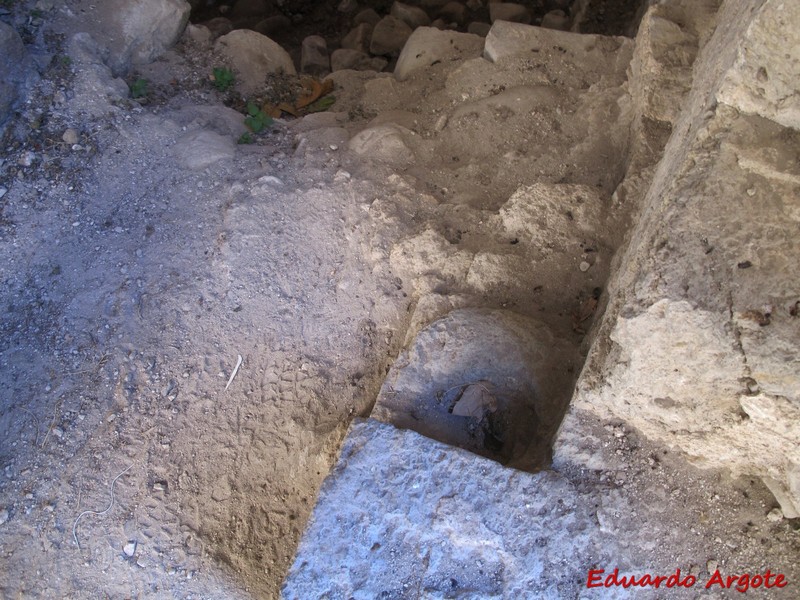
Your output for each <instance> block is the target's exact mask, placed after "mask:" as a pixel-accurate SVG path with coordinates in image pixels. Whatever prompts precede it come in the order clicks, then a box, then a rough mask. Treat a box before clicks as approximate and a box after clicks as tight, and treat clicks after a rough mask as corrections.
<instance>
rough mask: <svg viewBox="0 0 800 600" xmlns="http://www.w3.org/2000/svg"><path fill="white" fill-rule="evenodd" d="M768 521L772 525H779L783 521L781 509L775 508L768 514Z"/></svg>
mask: <svg viewBox="0 0 800 600" xmlns="http://www.w3.org/2000/svg"><path fill="white" fill-rule="evenodd" d="M767 521H769V522H770V523H778V522H779V521H783V511H782V510H781V509H780V508H773V509H772V510H771V511H769V512H768V513H767Z"/></svg>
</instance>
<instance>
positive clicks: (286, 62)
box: [215, 29, 297, 95]
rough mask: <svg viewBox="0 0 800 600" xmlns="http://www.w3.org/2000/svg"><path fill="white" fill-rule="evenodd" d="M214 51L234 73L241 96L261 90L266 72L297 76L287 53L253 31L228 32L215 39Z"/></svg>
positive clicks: (238, 30)
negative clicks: (225, 60)
mask: <svg viewBox="0 0 800 600" xmlns="http://www.w3.org/2000/svg"><path fill="white" fill-rule="evenodd" d="M215 49H216V50H217V51H218V52H220V53H221V54H222V55H223V56H224V57H225V58H226V59H227V60H228V62H229V63H230V65H231V66H232V67H233V69H234V70H235V71H236V72H237V74H238V77H237V78H236V87H237V89H238V90H239V91H240V92H242V93H243V94H245V95H247V94H252V93H254V92H257V91H258V90H259V89H261V88H262V87H263V86H264V80H265V78H266V76H267V75H268V74H270V73H287V74H289V75H295V74H296V73H297V71H296V70H295V67H294V63H293V62H292V58H291V57H290V56H289V53H288V52H286V50H284V49H283V48H281V47H280V45H278V44H277V43H276V42H274V41H272V40H271V39H269V38H268V37H267V36H265V35H261V34H260V33H258V32H256V31H249V30H247V29H237V30H235V31H231V32H230V33H229V34H227V35H223V36H222V37H221V38H219V39H218V40H217V43H216V45H215Z"/></svg>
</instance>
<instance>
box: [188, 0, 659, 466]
mask: <svg viewBox="0 0 800 600" xmlns="http://www.w3.org/2000/svg"><path fill="white" fill-rule="evenodd" d="M192 4H193V10H192V13H191V20H192V22H193V23H195V24H199V25H203V26H205V27H206V28H208V30H209V31H210V32H211V36H212V39H217V40H219V39H222V40H223V41H224V40H225V39H226V37H225V36H227V35H228V34H230V33H231V32H232V31H236V30H251V31H256V32H259V33H262V34H264V35H267V36H269V37H270V38H271V39H273V40H275V41H276V42H278V43H279V44H280V45H281V46H282V47H283V48H284V49H285V50H287V52H288V54H289V55H290V56H291V58H292V62H293V64H294V66H295V68H296V69H297V71H298V73H299V74H300V75H301V77H302V76H304V75H305V76H314V77H318V78H319V79H322V78H323V77H325V76H328V75H330V72H331V70H333V74H332V75H331V77H330V79H332V80H333V81H334V82H335V87H337V88H341V87H344V88H347V87H348V84H349V81H348V78H349V77H351V76H349V75H348V76H344V75H341V71H340V70H341V69H346V68H350V69H356V70H359V69H364V70H368V71H372V70H378V71H385V72H387V73H391V72H394V73H395V75H396V76H397V79H406V78H408V77H412V78H413V77H415V75H412V74H411V71H413V66H412V68H411V71H409V74H405V71H406V70H407V69H406V63H407V62H408V60H409V59H408V57H405V58H403V57H402V56H401V50H402V48H403V47H404V45H405V43H406V41H407V40H408V37H409V35H410V34H411V32H412V31H413V30H415V29H417V28H418V27H430V28H435V29H439V30H443V32H459V33H473V34H478V35H480V36H483V37H485V36H486V35H487V34H488V33H489V29H490V27H491V23H492V22H493V21H494V20H501V18H507V19H509V20H511V21H519V22H521V23H530V24H534V25H540V26H542V27H543V28H545V29H547V30H566V31H572V32H575V33H586V34H590V38H591V40H592V41H591V42H589V43H584V42H582V41H580V38H578V37H577V36H574V38H570V39H572V42H570V43H571V44H572V45H571V46H569V47H566V48H565V47H564V44H562V43H561V38H559V37H557V36H556V37H552V36H548V35H546V34H545V35H544V36H543V37H541V38H537V39H536V40H530V39H524V38H520V39H519V40H516V41H515V40H514V38H513V35H515V33H512V34H509V37H508V39H509V40H512V41H510V42H509V41H508V40H505V41H502V42H500V46H502V45H503V44H506V45H508V44H509V43H510V44H511V45H512V46H513V44H515V43H517V42H518V43H520V44H521V45H522V46H523V47H524V49H523V50H522V51H520V50H518V49H515V48H513V47H511V48H507V47H500V48H499V49H497V50H495V51H494V52H495V55H494V56H490V57H489V58H490V61H489V62H486V61H485V60H480V61H475V60H472V61H469V62H467V63H465V65H464V67H463V68H461V69H457V70H456V73H457V75H456V76H453V75H452V74H451V71H452V69H451V68H450V66H449V65H440V66H439V67H437V63H441V62H445V61H440V60H435V61H431V62H432V64H431V65H429V73H432V75H429V78H430V79H435V78H436V77H437V76H440V75H441V76H443V77H446V78H448V83H447V87H449V88H452V89H450V90H448V91H449V93H450V95H451V96H453V97H455V98H457V100H460V101H463V100H465V99H469V100H471V99H472V98H471V97H475V100H474V101H468V102H463V105H462V106H460V107H459V108H458V109H457V110H456V111H454V112H453V113H452V114H450V115H449V116H447V117H445V116H444V114H442V115H441V116H439V117H438V120H437V121H436V123H434V124H432V125H433V126H432V127H430V125H431V124H427V123H424V121H423V117H422V116H421V115H418V114H415V111H413V110H407V107H410V106H413V105H414V104H416V103H417V102H418V98H414V97H413V96H412V95H409V94H408V93H407V92H406V91H405V90H404V89H402V88H401V87H398V86H397V85H392V84H390V83H389V81H388V80H387V79H375V80H373V81H372V82H371V83H370V84H369V85H370V86H372V89H373V90H374V89H375V88H377V87H379V86H384V87H386V88H387V89H385V90H383V91H382V92H383V93H384V94H385V95H388V96H394V98H393V99H391V98H390V99H389V100H388V101H386V99H385V98H384V104H385V105H386V108H389V109H394V110H388V111H386V113H384V114H374V116H375V119H374V120H373V121H372V122H371V123H370V125H377V127H372V128H368V129H367V131H366V132H362V133H360V134H359V135H358V136H356V138H354V140H360V141H359V142H358V143H357V144H356V145H355V146H354V144H353V142H351V144H350V147H351V149H355V150H356V152H357V153H359V154H361V155H362V157H363V158H364V159H365V160H366V161H367V162H369V159H370V158H372V157H373V154H374V153H375V152H376V151H377V152H378V153H380V152H383V151H385V152H388V153H390V154H395V156H394V157H393V158H396V154H397V153H400V154H402V153H403V152H405V151H406V148H405V145H404V144H403V143H402V141H401V142H400V143H399V145H398V146H397V147H395V148H393V147H388V149H387V147H384V146H381V144H373V143H372V142H371V141H370V140H371V138H370V136H373V138H374V137H376V136H377V137H378V138H380V137H381V136H385V135H386V133H387V130H386V129H384V130H383V131H378V130H377V129H378V128H379V127H380V126H383V127H384V128H386V127H387V126H388V127H390V128H394V129H390V130H388V132H389V137H391V136H392V135H395V134H396V133H397V131H398V128H399V130H402V132H408V133H410V134H412V135H413V133H417V134H419V133H421V132H422V131H423V130H424V127H423V123H424V124H425V125H428V128H429V129H433V130H434V136H435V138H436V139H435V142H434V144H432V145H429V147H424V148H420V147H416V148H414V149H413V155H414V157H415V159H414V160H408V161H406V162H405V164H403V165H401V166H402V167H403V171H405V172H406V173H407V174H409V175H411V176H413V177H414V178H415V179H416V181H417V182H418V184H419V190H420V192H427V193H429V194H430V195H431V197H432V198H433V199H434V201H435V202H438V203H439V204H440V206H439V210H437V211H435V214H433V215H430V216H429V217H428V222H427V227H426V228H424V229H421V230H420V232H419V234H418V236H417V237H415V238H412V240H410V241H409V243H408V244H406V245H405V246H404V245H403V243H400V244H399V245H398V247H396V248H395V250H393V251H392V255H391V262H392V266H393V267H394V269H395V270H396V271H398V272H400V273H401V275H402V277H403V279H404V281H405V282H409V280H411V281H414V280H419V278H420V268H419V267H420V265H419V262H420V258H422V260H423V261H426V260H427V261H430V260H434V261H435V260H440V261H441V262H442V263H446V267H445V270H447V269H451V270H455V271H458V272H459V273H461V275H463V278H465V279H466V280H467V284H466V285H463V283H462V282H455V281H454V280H452V279H448V278H447V277H444V278H441V277H440V278H439V280H437V281H435V282H422V283H414V284H413V287H414V288H415V289H414V294H413V296H412V297H413V300H414V304H415V307H414V310H413V311H412V316H411V323H410V329H409V330H408V331H407V332H406V335H405V350H404V351H403V352H402V353H401V354H400V356H399V357H398V360H397V361H396V362H395V363H394V366H393V367H392V369H391V370H390V371H389V373H388V376H387V379H386V381H385V382H384V385H383V387H382V389H381V392H380V393H379V395H378V399H377V402H376V405H375V408H374V410H373V411H372V413H371V416H372V417H373V418H376V419H379V420H383V421H387V422H390V423H393V424H394V425H396V426H399V427H402V428H407V429H413V430H415V431H417V432H419V433H422V434H424V435H426V436H428V437H432V438H434V439H437V440H440V441H443V442H446V443H448V444H451V445H455V446H458V447H461V448H464V449H468V450H470V451H472V452H475V453H477V454H480V455H483V456H486V457H489V458H492V459H494V460H497V461H499V462H501V463H503V464H507V465H510V466H514V467H516V468H519V469H523V470H529V471H535V470H538V469H541V468H543V467H546V466H547V465H548V464H549V460H550V453H551V445H552V441H553V438H554V436H555V433H556V431H557V429H558V426H559V424H560V422H561V419H562V418H563V415H564V413H565V411H566V408H567V406H568V404H569V400H570V396H571V392H572V388H573V386H574V382H575V380H576V378H577V375H578V373H579V372H580V370H581V363H582V358H581V354H582V352H585V347H583V348H581V341H582V340H583V338H584V336H585V335H586V333H587V332H588V331H589V329H590V327H591V324H592V322H593V320H594V319H595V318H596V317H597V313H598V306H602V291H603V289H604V286H605V282H606V280H607V278H608V276H609V269H610V263H611V258H612V256H613V254H614V252H615V251H616V249H617V248H618V246H619V244H620V243H621V242H622V235H621V231H622V230H624V224H625V223H627V222H628V215H627V213H628V212H630V211H631V210H633V209H634V207H633V206H632V205H631V204H630V203H629V204H627V205H625V206H619V205H618V204H619V202H618V200H617V199H614V200H612V194H613V193H614V192H615V190H616V189H617V187H618V185H619V184H620V182H621V181H622V179H623V178H624V176H625V169H626V165H627V164H628V162H629V160H630V156H629V154H630V147H629V146H630V145H631V143H632V142H631V140H632V138H631V137H630V136H629V135H628V133H627V132H623V134H622V135H620V134H619V132H618V131H617V132H612V133H609V135H608V138H609V139H611V138H613V141H610V142H609V141H608V140H603V139H601V138H602V137H603V136H602V134H600V135H599V136H598V135H597V133H596V132H594V133H593V132H592V131H590V129H591V128H593V127H597V128H598V129H599V130H600V131H602V130H603V128H604V127H608V122H606V123H603V122H602V121H603V120H604V119H608V120H610V121H611V122H612V123H614V122H615V123H614V125H618V126H620V127H627V128H630V127H631V125H630V123H629V122H628V121H626V119H627V118H628V117H627V116H623V117H621V116H620V111H621V110H622V111H623V112H624V110H625V109H624V108H623V109H620V102H624V99H623V96H624V94H623V93H622V92H620V91H619V90H620V87H619V86H621V85H622V84H623V82H624V81H625V78H626V73H625V69H626V68H627V62H628V61H629V60H630V44H628V45H626V44H625V43H624V42H623V41H622V38H620V37H614V36H628V37H630V36H632V35H634V34H635V32H636V28H637V24H638V21H639V19H640V18H641V14H642V11H643V9H644V8H646V2H643V1H641V0H621V1H618V2H611V1H608V0H576V1H574V2H568V1H565V0H548V1H545V2H542V1H537V2H524V3H520V4H515V5H505V10H506V11H510V12H504V13H499V12H498V13H497V14H495V8H496V7H495V8H492V6H491V4H486V3H483V2H468V3H466V5H463V4H458V3H449V4H448V3H444V2H421V3H409V4H406V5H399V4H396V3H395V4H392V3H389V2H386V3H373V4H371V5H370V7H369V8H363V7H359V6H358V5H357V4H356V3H354V2H348V1H347V0H345V1H344V2H339V3H337V2H326V3H313V2H303V1H295V2H292V1H286V2H270V1H266V0H261V1H250V0H239V1H238V2H232V3H231V2H229V3H223V2H213V1H204V2H193V3H192ZM503 15H505V17H503ZM592 34H595V35H592ZM597 36H600V37H597ZM475 39H477V38H475ZM490 39H491V34H490ZM450 44H451V45H455V46H456V47H458V45H459V44H461V46H465V45H468V43H467V42H465V41H464V40H463V39H460V38H457V37H452V38H450ZM526 45H527V46H526ZM217 47H218V46H217ZM422 53H424V51H423V52H422ZM491 53H492V51H489V53H488V54H490V55H491ZM522 53H526V54H527V55H528V56H532V57H533V58H534V59H535V61H532V60H531V59H530V58H527V56H526V57H523V58H520V55H521V54H522ZM471 56H474V55H469V51H465V52H462V55H460V56H459V55H456V56H451V57H449V60H466V59H468V58H470V57H471ZM417 58H419V56H417ZM584 59H585V64H584ZM404 60H405V63H404V62H403V61H404ZM423 60H424V59H423ZM614 61H616V63H617V64H616V65H614V66H613V67H611V68H610V69H609V67H608V65H609V64H610V63H613V62H614ZM398 62H399V63H400V66H399V68H398ZM498 65H502V66H499V67H498ZM231 66H232V67H233V68H234V69H235V65H233V64H232V65H231ZM442 67H446V68H442ZM437 68H438V69H439V70H437ZM537 71H538V72H537ZM606 71H608V72H606ZM526 72H529V74H528V75H526V74H525V73H526ZM598 73H601V74H598ZM340 76H341V77H340ZM416 77H419V74H417V75H416ZM609 79H610V80H612V81H611V82H609ZM268 87H270V86H268ZM286 87H287V86H286V85H283V84H281V82H279V81H278V79H273V81H272V84H271V89H272V90H273V91H274V93H275V96H274V97H273V98H267V101H268V102H270V101H271V102H272V103H273V105H277V104H278V103H279V101H280V100H281V98H286V97H287V96H286V94H285V91H286V90H285V88H286ZM289 87H290V86H289ZM365 89H366V90H367V94H369V93H370V88H369V87H368V86H365ZM412 89H414V90H415V91H416V92H417V93H418V91H419V89H420V88H419V86H416V87H414V88H412ZM340 91H341V90H340ZM422 92H423V94H422V95H428V94H432V95H435V94H437V93H439V92H438V90H437V89H436V88H435V87H433V86H428V88H427V89H426V88H425V86H424V84H423V86H422ZM345 93H346V92H345ZM281 94H283V95H281ZM267 95H269V92H268V93H267ZM374 95H378V93H375V94H374ZM392 100H394V101H392ZM246 101H247V99H246V98H244V97H241V98H240V97H234V98H233V99H230V100H229V103H230V104H231V105H232V106H234V107H236V106H237V105H239V106H241V105H243V104H245V103H246ZM365 104H366V103H362V107H363V106H364V105H365ZM576 106H578V107H579V109H578V110H576V109H575V107H576ZM362 107H359V108H358V109H357V111H361V112H364V109H363V108H362ZM598 107H599V109H598ZM553 109H554V110H553ZM369 110H370V109H369V108H367V109H366V112H367V114H368V116H369ZM351 113H352V110H351ZM581 113H583V115H581ZM587 113H588V114H589V115H590V116H589V117H588V118H586V119H585V120H581V116H586V114H587ZM593 113H596V114H593ZM565 117H566V118H565ZM509 125H510V128H511V131H513V132H514V134H515V137H518V138H519V139H516V140H506V139H503V136H504V135H505V133H502V132H504V131H508V127H509ZM402 132H401V133H400V137H403V136H404V135H406V134H405V133H402ZM520 132H521V135H519V133H520ZM592 138H595V139H592ZM476 140H482V141H483V142H484V143H479V144H476V143H475V141H476ZM587 140H588V141H587ZM300 143H301V144H302V143H305V141H301V142H300ZM359 144H360V146H359ZM582 145H583V146H586V148H585V149H584V151H579V152H573V149H574V148H576V147H580V146H582ZM498 148H499V149H501V150H502V151H503V152H504V157H503V160H500V161H497V160H496V157H494V156H491V154H493V153H496V151H497V149H498ZM451 149H452V150H451ZM548 149H552V152H551V151H550V150H548ZM562 149H563V150H562ZM562 151H566V153H567V154H568V155H569V156H568V157H567V159H566V160H565V161H563V162H562V161H561V158H562V157H559V156H555V157H554V156H553V154H556V153H559V152H562ZM442 152H452V155H451V156H447V157H442V156H440V155H441V153H442ZM590 154H600V155H601V156H602V159H601V160H599V161H598V160H596V156H591V157H590V156H589V155H590ZM426 155H427V157H428V158H427V159H425V158H423V157H426ZM442 158H444V159H443V160H442ZM388 162H392V161H391V160H389V161H388ZM509 163H512V164H511V167H513V168H511V167H510V166H509ZM514 163H516V164H514ZM519 163H521V164H522V165H524V166H523V168H520V164H519ZM377 168H380V166H378V167H377ZM565 222H566V227H565ZM571 225H577V227H571V228H570V226H571ZM576 250H577V251H578V252H579V254H580V259H579V260H577V262H576V261H575V257H574V252H575V251H576ZM571 253H572V254H573V255H571V256H567V255H568V254H571ZM589 269H591V270H592V272H591V274H590V275H591V276H590V277H585V276H584V273H585V272H586V271H588V270H589ZM424 270H425V269H424V267H423V269H422V271H423V272H424ZM456 279H458V278H456ZM415 335H416V337H414V336H415Z"/></svg>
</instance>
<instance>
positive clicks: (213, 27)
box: [203, 17, 233, 40]
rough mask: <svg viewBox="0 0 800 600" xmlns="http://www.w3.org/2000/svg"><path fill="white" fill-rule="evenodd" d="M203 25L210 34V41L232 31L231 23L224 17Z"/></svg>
mask: <svg viewBox="0 0 800 600" xmlns="http://www.w3.org/2000/svg"><path fill="white" fill-rule="evenodd" d="M203 25H204V26H205V27H207V28H208V30H209V31H210V32H211V39H214V40H215V39H217V38H218V37H221V36H223V35H226V34H228V33H230V32H231V31H233V23H231V20H230V19H226V18H225V17H217V18H215V19H211V20H210V21H206V22H205V23H203Z"/></svg>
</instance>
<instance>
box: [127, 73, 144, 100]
mask: <svg viewBox="0 0 800 600" xmlns="http://www.w3.org/2000/svg"><path fill="white" fill-rule="evenodd" d="M129 87H130V90H131V98H143V97H144V96H146V95H147V79H144V78H143V77H140V78H139V79H137V80H136V81H134V82H133V83H132V84H131V85H130V86H129Z"/></svg>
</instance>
